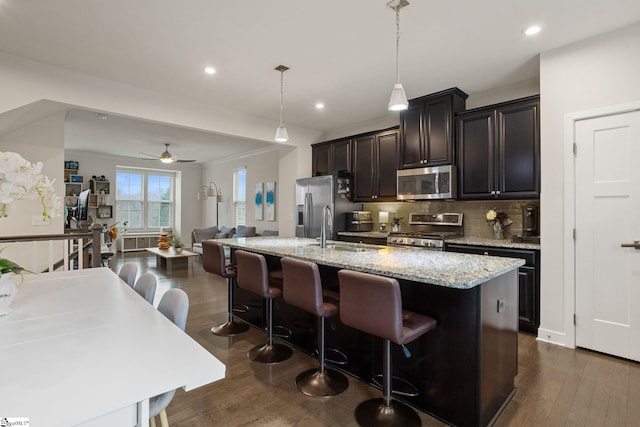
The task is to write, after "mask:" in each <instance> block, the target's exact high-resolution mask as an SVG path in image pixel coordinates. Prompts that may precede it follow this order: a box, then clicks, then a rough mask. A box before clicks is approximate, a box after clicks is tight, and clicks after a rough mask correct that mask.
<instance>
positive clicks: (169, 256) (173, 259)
mask: <svg viewBox="0 0 640 427" xmlns="http://www.w3.org/2000/svg"><path fill="white" fill-rule="evenodd" d="M146 250H147V251H149V252H151V253H152V254H155V256H156V266H157V267H158V268H163V269H165V270H167V271H173V269H174V268H189V258H191V257H194V256H198V254H197V253H195V252H190V251H185V250H184V249H183V250H182V252H180V253H177V252H176V251H175V250H174V249H158V248H146Z"/></svg>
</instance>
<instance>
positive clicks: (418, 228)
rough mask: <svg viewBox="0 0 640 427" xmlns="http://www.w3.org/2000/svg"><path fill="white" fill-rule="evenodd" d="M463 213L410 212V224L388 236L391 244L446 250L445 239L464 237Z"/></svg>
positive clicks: (388, 243)
mask: <svg viewBox="0 0 640 427" xmlns="http://www.w3.org/2000/svg"><path fill="white" fill-rule="evenodd" d="M463 235H464V230H463V227H462V213H432V212H430V213H410V214H409V226H408V227H407V229H406V230H403V231H400V232H391V233H389V236H388V237H387V245H389V246H411V247H416V248H422V249H429V250H432V251H442V250H444V239H447V238H454V237H462V236H463Z"/></svg>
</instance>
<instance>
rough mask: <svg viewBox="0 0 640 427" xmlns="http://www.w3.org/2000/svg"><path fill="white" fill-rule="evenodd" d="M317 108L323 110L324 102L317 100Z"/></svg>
mask: <svg viewBox="0 0 640 427" xmlns="http://www.w3.org/2000/svg"><path fill="white" fill-rule="evenodd" d="M316 108H317V109H318V110H322V109H323V108H324V104H323V103H322V102H316Z"/></svg>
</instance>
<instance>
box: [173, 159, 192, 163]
mask: <svg viewBox="0 0 640 427" xmlns="http://www.w3.org/2000/svg"><path fill="white" fill-rule="evenodd" d="M176 162H178V163H191V162H195V160H176Z"/></svg>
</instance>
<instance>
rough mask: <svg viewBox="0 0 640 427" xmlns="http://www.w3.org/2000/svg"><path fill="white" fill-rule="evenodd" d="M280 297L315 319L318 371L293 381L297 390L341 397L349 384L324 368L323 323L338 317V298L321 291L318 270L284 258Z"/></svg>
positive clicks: (334, 372) (309, 263) (346, 380)
mask: <svg viewBox="0 0 640 427" xmlns="http://www.w3.org/2000/svg"><path fill="white" fill-rule="evenodd" d="M280 262H281V264H282V275H283V289H282V290H283V297H284V300H285V302H286V303H288V304H291V305H293V306H295V307H298V308H300V309H302V310H304V311H306V312H308V313H311V314H313V315H315V316H317V317H318V353H319V354H318V359H319V362H320V367H319V368H318V369H309V370H307V371H304V372H302V373H301V374H299V375H298V376H297V377H296V385H297V386H298V389H299V390H300V391H301V392H302V393H304V394H306V395H307V396H314V397H329V396H335V395H337V394H340V393H342V392H343V391H345V390H346V389H347V387H349V380H348V379H347V377H346V376H344V375H343V374H342V373H340V372H338V371H336V370H335V369H327V368H326V366H325V345H324V319H325V318H327V317H333V316H336V315H337V314H338V300H339V296H338V294H337V293H336V292H331V291H323V290H322V282H321V280H320V272H319V271H318V266H317V265H316V264H315V263H313V262H308V261H301V260H297V259H294V258H289V257H284V258H282V259H281V260H280Z"/></svg>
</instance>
